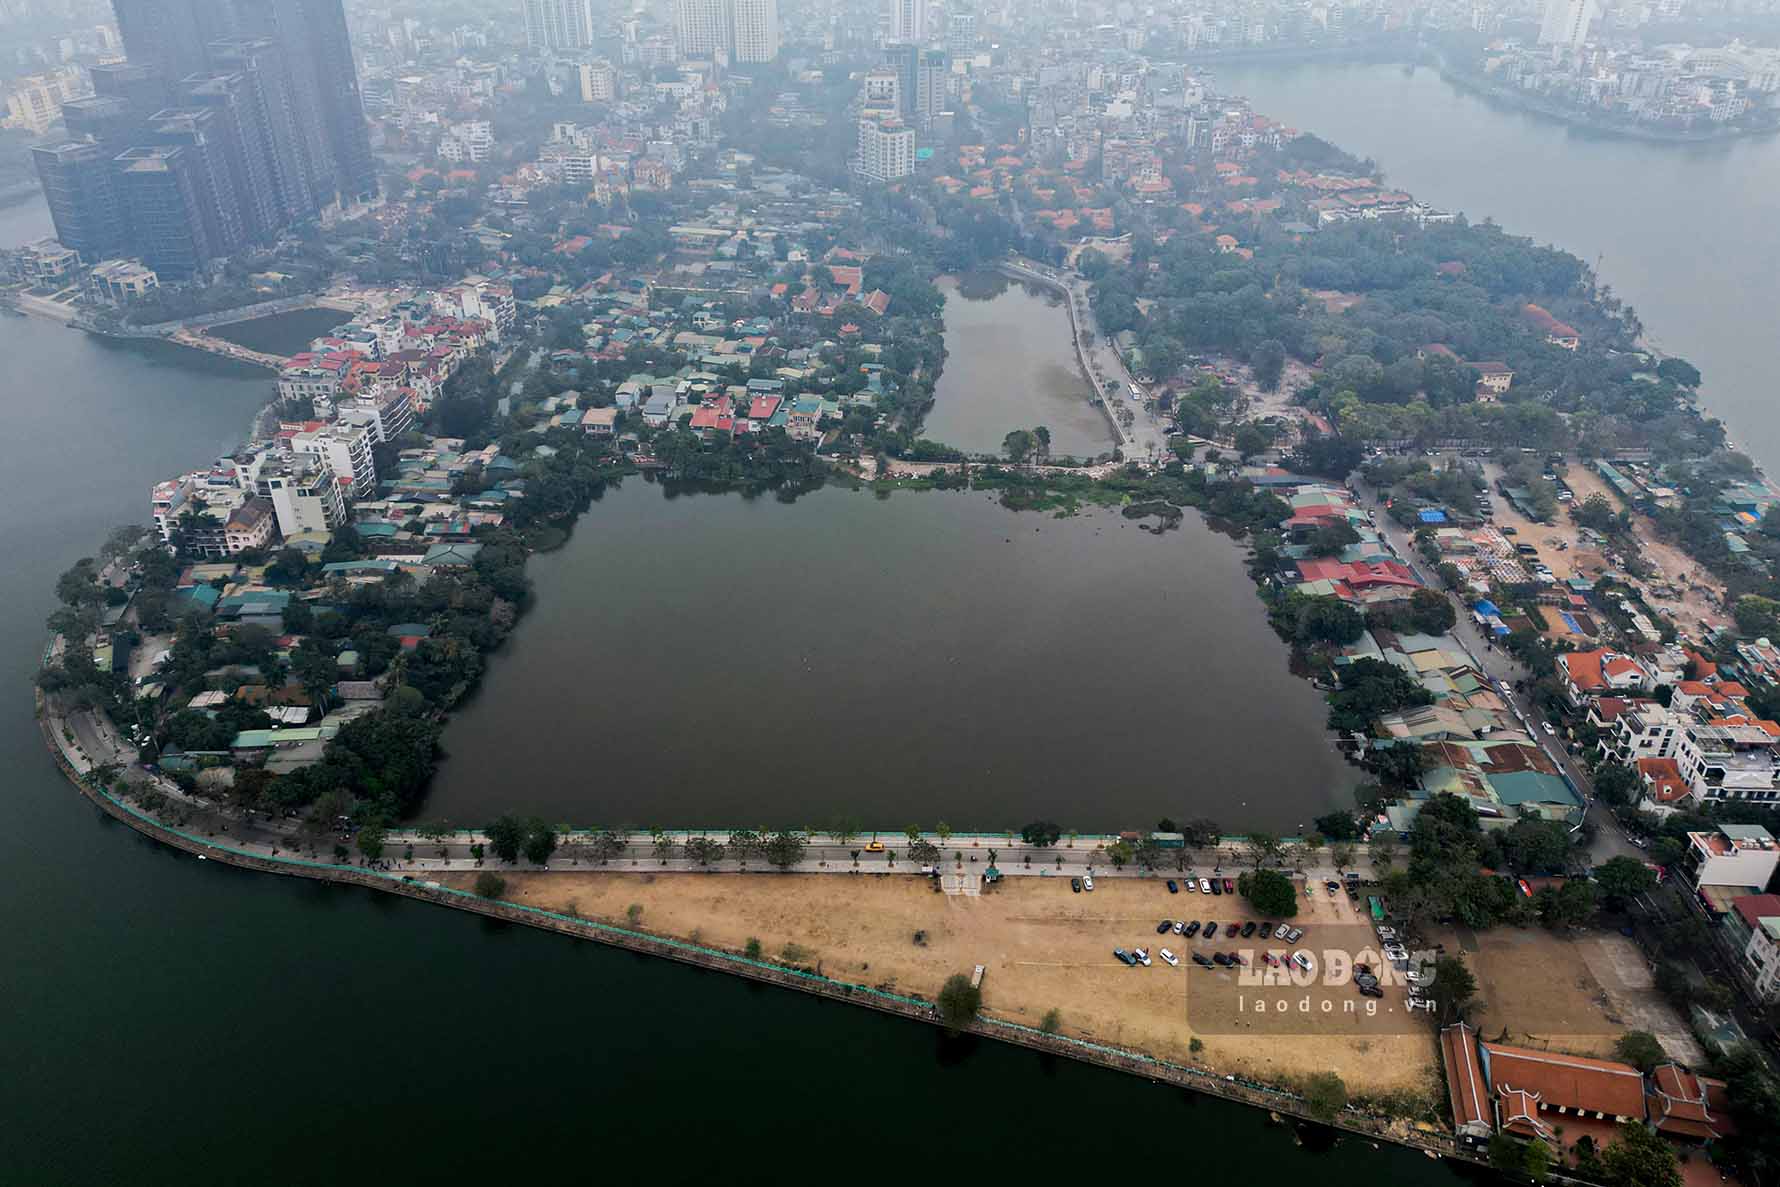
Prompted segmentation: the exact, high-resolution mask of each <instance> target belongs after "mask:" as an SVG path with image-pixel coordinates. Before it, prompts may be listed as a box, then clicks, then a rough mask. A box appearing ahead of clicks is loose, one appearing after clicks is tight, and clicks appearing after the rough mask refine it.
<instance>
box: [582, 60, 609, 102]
mask: <svg viewBox="0 0 1780 1187" xmlns="http://www.w3.org/2000/svg"><path fill="white" fill-rule="evenodd" d="M616 98H618V69H617V67H615V66H613V65H612V63H610V62H607V61H604V60H602V61H598V62H585V63H583V64H582V66H581V102H583V103H610V102H612V100H614V99H616Z"/></svg>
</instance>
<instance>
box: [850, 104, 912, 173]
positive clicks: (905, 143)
mask: <svg viewBox="0 0 1780 1187" xmlns="http://www.w3.org/2000/svg"><path fill="white" fill-rule="evenodd" d="M914 171H915V130H914V129H913V128H911V127H908V126H907V125H906V124H904V123H903V122H902V121H901V120H899V119H896V118H895V117H884V118H879V119H874V118H871V117H869V116H868V117H866V118H862V119H861V120H860V121H859V172H860V173H861V174H862V175H863V176H865V177H867V178H869V179H871V180H872V181H895V180H896V179H897V178H899V177H907V176H908V175H909V174H911V173H913V172H914Z"/></svg>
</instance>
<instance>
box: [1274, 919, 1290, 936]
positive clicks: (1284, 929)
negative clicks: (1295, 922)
mask: <svg viewBox="0 0 1780 1187" xmlns="http://www.w3.org/2000/svg"><path fill="white" fill-rule="evenodd" d="M1291 934H1292V925H1291V924H1289V923H1282V924H1280V925H1279V926H1278V927H1276V928H1274V929H1273V938H1274V939H1276V940H1283V939H1285V938H1286V937H1287V936H1289V935H1291Z"/></svg>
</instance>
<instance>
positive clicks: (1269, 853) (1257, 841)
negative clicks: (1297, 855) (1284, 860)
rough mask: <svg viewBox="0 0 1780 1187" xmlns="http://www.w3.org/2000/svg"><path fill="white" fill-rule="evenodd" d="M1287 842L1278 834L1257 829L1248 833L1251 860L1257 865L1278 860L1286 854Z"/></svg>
mask: <svg viewBox="0 0 1780 1187" xmlns="http://www.w3.org/2000/svg"><path fill="white" fill-rule="evenodd" d="M1285 851H1286V844H1285V842H1284V841H1282V840H1280V839H1279V837H1278V836H1276V835H1275V834H1273V833H1269V832H1262V831H1261V830H1259V829H1256V830H1254V831H1252V832H1250V833H1249V835H1248V855H1249V860H1250V861H1252V862H1254V863H1255V865H1256V866H1257V867H1259V866H1263V865H1266V864H1268V863H1269V862H1275V861H1278V860H1279V859H1280V858H1281V857H1282V856H1284V854H1285Z"/></svg>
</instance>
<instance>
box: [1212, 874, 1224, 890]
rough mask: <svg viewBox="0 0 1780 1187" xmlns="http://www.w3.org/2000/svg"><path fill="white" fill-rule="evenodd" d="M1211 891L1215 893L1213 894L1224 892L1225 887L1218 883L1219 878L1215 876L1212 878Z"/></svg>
mask: <svg viewBox="0 0 1780 1187" xmlns="http://www.w3.org/2000/svg"><path fill="white" fill-rule="evenodd" d="M1211 892H1212V893H1213V894H1222V893H1224V888H1223V887H1222V886H1220V885H1218V880H1217V879H1216V878H1213V879H1212V880H1211Z"/></svg>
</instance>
